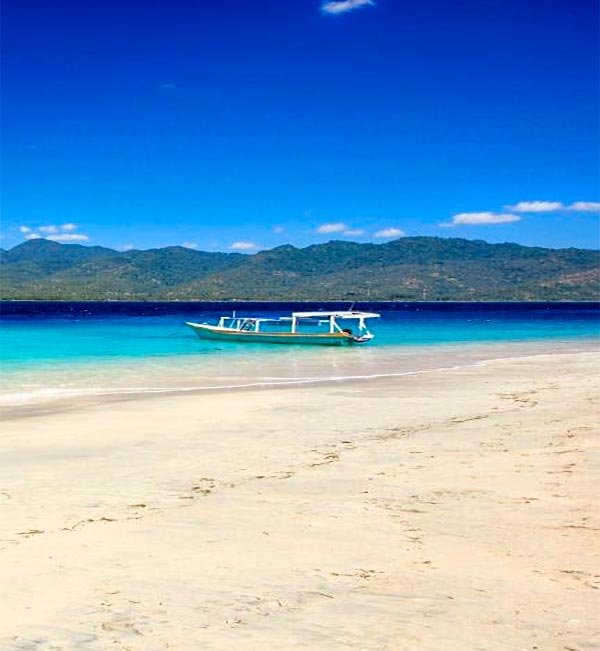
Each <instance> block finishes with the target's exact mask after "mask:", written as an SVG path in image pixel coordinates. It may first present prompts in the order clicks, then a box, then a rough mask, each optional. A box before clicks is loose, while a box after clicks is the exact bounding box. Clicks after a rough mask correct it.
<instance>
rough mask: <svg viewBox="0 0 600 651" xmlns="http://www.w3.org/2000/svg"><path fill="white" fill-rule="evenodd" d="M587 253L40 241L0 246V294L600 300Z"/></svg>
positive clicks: (481, 246) (475, 246)
mask: <svg viewBox="0 0 600 651" xmlns="http://www.w3.org/2000/svg"><path fill="white" fill-rule="evenodd" d="M599 269H600V257H599V252H598V251H596V250H592V249H577V248H568V249H549V248H544V247H528V246H524V245H521V244H515V243H511V242H505V243H500V244H490V243H488V242H485V241H484V240H467V239H463V238H439V237H425V236H419V237H403V238H399V239H396V240H392V241H390V242H385V243H382V244H374V243H364V244H361V243H357V242H348V241H340V240H332V241H330V242H326V243H320V244H311V245H309V246H307V247H304V248H298V247H295V246H293V245H291V244H284V245H281V246H277V247H275V248H272V249H265V250H262V251H258V252H257V253H254V254H242V253H237V252H231V253H223V252H208V251H197V250H194V249H188V248H185V247H181V246H169V247H164V248H154V249H145V250H140V249H135V250H130V251H116V250H114V249H109V248H105V247H99V246H95V247H90V246H82V245H79V244H60V243H57V242H52V241H50V240H45V239H43V238H39V239H35V240H28V241H26V242H23V243H21V244H19V245H17V246H15V247H14V248H12V249H9V250H8V251H5V250H2V251H0V296H1V297H2V298H4V299H30V300H138V299H139V300H307V301H311V300H315V301H317V300H319V301H320V300H367V299H369V300H423V299H427V300H598V298H599V297H600V291H599V288H600V271H599Z"/></svg>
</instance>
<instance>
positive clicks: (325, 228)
mask: <svg viewBox="0 0 600 651" xmlns="http://www.w3.org/2000/svg"><path fill="white" fill-rule="evenodd" d="M347 230H349V227H348V225H347V224H344V222H334V223H331V224H321V225H320V226H319V227H318V228H317V233H343V232H344V231H347Z"/></svg>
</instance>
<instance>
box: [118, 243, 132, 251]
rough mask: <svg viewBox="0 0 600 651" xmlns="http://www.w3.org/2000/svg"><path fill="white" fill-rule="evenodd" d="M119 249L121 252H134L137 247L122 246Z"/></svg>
mask: <svg viewBox="0 0 600 651" xmlns="http://www.w3.org/2000/svg"><path fill="white" fill-rule="evenodd" d="M118 248H119V251H133V249H135V246H133V244H121V246H120V247H118Z"/></svg>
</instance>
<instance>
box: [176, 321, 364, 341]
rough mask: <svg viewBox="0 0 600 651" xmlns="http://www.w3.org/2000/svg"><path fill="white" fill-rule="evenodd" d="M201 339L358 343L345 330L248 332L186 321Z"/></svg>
mask: <svg viewBox="0 0 600 651" xmlns="http://www.w3.org/2000/svg"><path fill="white" fill-rule="evenodd" d="M186 325H187V326H189V327H190V328H191V329H192V330H193V331H194V332H195V333H196V335H197V336H198V337H199V338H200V339H212V340H218V341H233V342H237V343H254V344H288V345H289V344H292V345H305V346H348V345H350V344H353V343H356V342H355V341H354V340H353V339H352V337H351V336H350V335H348V334H346V333H343V332H333V333H323V334H310V333H300V332H246V331H242V330H233V329H230V328H219V327H217V326H209V325H205V324H201V323H186Z"/></svg>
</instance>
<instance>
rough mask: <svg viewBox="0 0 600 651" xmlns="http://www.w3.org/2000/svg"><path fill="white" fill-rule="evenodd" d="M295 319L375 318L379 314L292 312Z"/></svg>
mask: <svg viewBox="0 0 600 651" xmlns="http://www.w3.org/2000/svg"><path fill="white" fill-rule="evenodd" d="M292 316H293V317H294V318H296V319H304V318H312V317H326V318H329V317H334V318H336V319H377V318H379V317H380V316H381V315H380V314H376V313H375V312H342V311H340V312H292Z"/></svg>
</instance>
